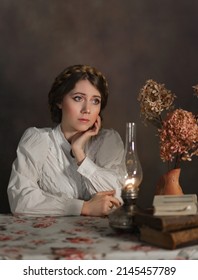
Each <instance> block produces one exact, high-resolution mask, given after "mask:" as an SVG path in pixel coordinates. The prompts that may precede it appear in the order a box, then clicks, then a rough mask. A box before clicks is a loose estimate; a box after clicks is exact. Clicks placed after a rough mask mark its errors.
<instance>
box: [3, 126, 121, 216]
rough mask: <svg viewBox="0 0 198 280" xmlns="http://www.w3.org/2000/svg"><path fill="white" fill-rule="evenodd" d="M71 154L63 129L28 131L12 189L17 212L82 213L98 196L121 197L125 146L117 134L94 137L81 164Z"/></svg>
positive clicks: (10, 193)
mask: <svg viewBox="0 0 198 280" xmlns="http://www.w3.org/2000/svg"><path fill="white" fill-rule="evenodd" d="M70 151H71V146H70V143H69V142H68V141H67V140H66V138H65V137H64V135H63V133H62V131H61V128H60V125H58V126H57V127H56V128H54V129H51V128H43V129H38V128H35V127H34V128H29V129H27V130H26V131H25V133H24V135H23V136H22V138H21V140H20V142H19V145H18V148H17V158H16V160H15V161H14V163H13V165H12V172H11V176H10V181H9V185H8V198H9V203H10V207H11V211H12V213H20V214H26V215H80V214H81V209H82V205H83V202H84V200H89V199H90V198H91V197H92V195H94V194H95V193H96V192H101V191H108V190H112V189H115V190H116V197H118V198H120V195H121V186H122V179H123V176H124V168H123V155H124V146H123V142H122V140H121V137H120V135H119V134H118V133H117V132H116V131H115V130H113V129H101V130H100V132H99V134H98V135H97V136H95V137H92V138H91V140H90V141H89V142H88V143H87V145H86V147H85V153H86V158H85V159H84V160H83V162H82V163H81V165H80V166H78V165H77V163H76V160H75V158H73V157H72V156H71V153H70Z"/></svg>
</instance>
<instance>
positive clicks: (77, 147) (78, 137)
mask: <svg viewBox="0 0 198 280" xmlns="http://www.w3.org/2000/svg"><path fill="white" fill-rule="evenodd" d="M100 127H101V119H100V116H98V117H97V119H96V121H95V123H94V125H93V126H92V127H91V128H90V129H88V130H86V131H85V132H79V133H76V134H75V135H74V136H73V137H72V139H71V148H72V153H73V155H74V157H75V158H76V160H77V162H78V163H81V162H82V161H83V160H84V158H85V152H84V148H85V144H86V143H87V142H88V140H89V139H90V138H91V137H93V136H95V135H97V134H98V132H99V130H100Z"/></svg>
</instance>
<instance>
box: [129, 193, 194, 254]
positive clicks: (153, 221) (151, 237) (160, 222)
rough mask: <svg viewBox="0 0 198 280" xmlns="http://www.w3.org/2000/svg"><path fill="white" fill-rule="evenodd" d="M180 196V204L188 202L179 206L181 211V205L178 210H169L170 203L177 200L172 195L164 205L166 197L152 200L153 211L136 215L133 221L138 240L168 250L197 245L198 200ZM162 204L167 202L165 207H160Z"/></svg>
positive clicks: (175, 208) (140, 212) (192, 196)
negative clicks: (136, 229) (137, 231)
mask: <svg viewBox="0 0 198 280" xmlns="http://www.w3.org/2000/svg"><path fill="white" fill-rule="evenodd" d="M171 196H172V195H171ZM182 197H183V198H182V203H184V204H185V203H186V202H187V201H188V203H187V204H185V205H182V206H181V208H180V206H179V205H180V203H178V206H177V207H176V206H174V207H172V203H173V201H174V205H175V202H176V201H178V200H180V198H177V197H176V196H172V198H168V203H167V197H161V196H160V198H159V197H158V198H154V200H153V205H155V206H156V207H155V208H154V207H153V208H152V209H150V210H149V211H139V212H137V213H136V215H135V218H134V219H135V223H136V224H137V226H138V227H139V230H140V240H141V241H144V242H147V243H149V244H152V245H156V246H159V247H162V248H165V249H171V250H173V249H176V248H179V247H183V246H189V245H194V244H198V213H197V202H196V201H197V197H196V195H183V196H182ZM184 197H186V198H184ZM187 198H188V199H187ZM175 199H176V200H175ZM192 200H193V201H192ZM165 201H166V202H165ZM170 201H171V202H170ZM159 202H160V203H159ZM164 203H165V205H166V203H167V205H168V207H167V206H165V208H163V207H162V206H163V205H164ZM194 204H195V205H196V207H194ZM159 205H160V207H159ZM176 205H177V203H176ZM186 205H188V206H189V205H191V206H192V209H191V210H189V208H188V206H186ZM182 207H183V208H182ZM186 208H187V209H186ZM193 209H194V210H193ZM195 210H196V211H195ZM156 213H157V214H156Z"/></svg>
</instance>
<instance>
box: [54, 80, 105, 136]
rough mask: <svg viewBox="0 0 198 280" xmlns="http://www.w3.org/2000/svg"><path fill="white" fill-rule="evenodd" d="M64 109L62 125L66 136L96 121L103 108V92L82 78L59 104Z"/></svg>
mask: <svg viewBox="0 0 198 280" xmlns="http://www.w3.org/2000/svg"><path fill="white" fill-rule="evenodd" d="M58 106H59V108H60V109H61V110H62V121H61V126H62V129H63V131H64V133H65V135H66V138H69V137H71V136H72V135H74V134H75V133H77V132H83V131H86V130H87V129H89V128H90V127H92V125H93V124H94V123H95V121H96V118H97V116H98V115H99V113H100V108H101V94H100V92H99V91H98V90H97V89H96V88H95V87H94V86H93V85H92V84H91V83H90V82H89V81H88V80H81V81H79V82H77V83H76V85H75V87H74V89H72V90H71V91H70V92H69V93H67V94H66V95H65V96H64V98H63V100H62V102H61V103H60V104H58Z"/></svg>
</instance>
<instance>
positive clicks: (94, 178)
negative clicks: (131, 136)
mask: <svg viewBox="0 0 198 280" xmlns="http://www.w3.org/2000/svg"><path fill="white" fill-rule="evenodd" d="M100 137H101V139H100V142H99V143H97V145H96V147H95V149H97V152H96V158H95V160H94V161H93V160H91V159H90V158H89V157H86V158H85V159H84V161H83V162H82V163H81V165H80V167H79V168H78V172H79V173H80V174H81V175H82V176H83V177H84V183H85V185H86V188H87V190H88V192H89V193H90V194H91V195H93V194H95V193H96V192H101V191H109V190H115V191H116V196H117V197H118V198H120V195H121V188H122V182H123V177H124V164H123V156H124V145H123V141H122V139H121V137H120V135H119V134H118V132H116V131H115V130H113V129H111V130H104V133H103V135H101V136H100ZM120 200H121V199H120ZM121 201H122V200H121Z"/></svg>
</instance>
